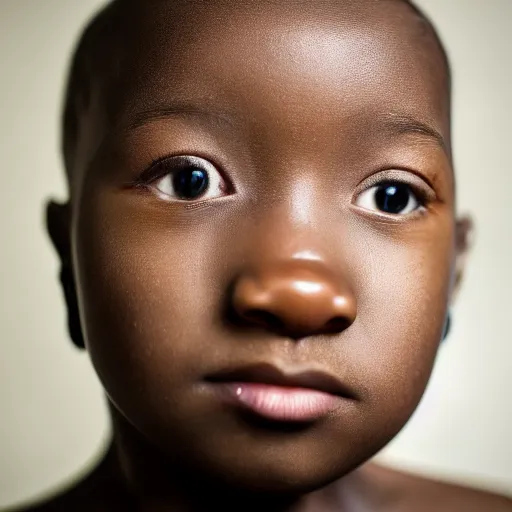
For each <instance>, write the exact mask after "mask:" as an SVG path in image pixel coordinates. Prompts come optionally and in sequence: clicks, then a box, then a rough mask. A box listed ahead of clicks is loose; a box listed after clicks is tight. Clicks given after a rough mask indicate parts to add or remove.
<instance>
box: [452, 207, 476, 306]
mask: <svg viewBox="0 0 512 512" xmlns="http://www.w3.org/2000/svg"><path fill="white" fill-rule="evenodd" d="M473 238H474V225H473V221H472V219H471V217H469V216H464V217H461V218H459V219H457V221H456V225H455V251H456V257H455V270H454V272H455V276H454V281H453V288H452V293H451V297H450V303H451V304H453V302H454V301H455V299H456V297H457V294H458V292H459V290H460V286H461V283H462V278H463V275H464V270H465V268H466V260H467V256H468V254H469V251H470V249H471V245H472V242H473Z"/></svg>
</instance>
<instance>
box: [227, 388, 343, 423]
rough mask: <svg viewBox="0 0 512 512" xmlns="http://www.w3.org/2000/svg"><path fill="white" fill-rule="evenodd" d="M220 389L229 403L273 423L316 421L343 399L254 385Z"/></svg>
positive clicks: (294, 389)
mask: <svg viewBox="0 0 512 512" xmlns="http://www.w3.org/2000/svg"><path fill="white" fill-rule="evenodd" d="M220 388H221V390H222V393H223V395H224V396H225V397H226V398H228V399H229V401H230V402H232V403H235V404H237V405H239V406H242V407H243V408H244V409H247V410H249V411H251V412H253V413H255V414H257V415H259V416H261V417H264V418H266V419H269V420H274V421H297V422H298V421H313V420H316V419H319V418H321V417H323V416H325V415H327V414H328V413H329V412H331V411H332V410H334V409H335V408H336V407H337V406H338V405H339V404H340V400H341V399H340V398H339V397H337V396H335V395H331V394H329V393H324V392H322V391H316V390H313V389H307V388H292V387H283V386H272V385H268V384H260V383H252V382H233V383H231V382H230V383H226V384H222V385H220Z"/></svg>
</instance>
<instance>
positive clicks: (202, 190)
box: [147, 156, 228, 201]
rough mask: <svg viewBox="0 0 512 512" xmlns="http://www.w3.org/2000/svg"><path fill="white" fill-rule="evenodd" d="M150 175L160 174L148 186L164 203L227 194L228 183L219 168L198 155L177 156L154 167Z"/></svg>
mask: <svg viewBox="0 0 512 512" xmlns="http://www.w3.org/2000/svg"><path fill="white" fill-rule="evenodd" d="M149 173H150V174H153V175H155V174H156V175H157V177H156V178H153V179H151V180H150V181H149V183H147V186H148V188H150V189H153V190H154V191H155V192H156V193H157V195H158V196H159V197H160V198H161V199H163V200H164V201H170V200H173V199H174V200H180V201H195V200H198V199H201V200H205V199H212V198H215V197H220V196H223V195H225V194H226V193H227V189H228V186H227V183H226V181H225V180H224V178H223V177H222V176H221V174H220V173H219V171H218V170H217V168H216V167H215V166H214V165H213V164H212V163H211V162H209V161H208V160H205V159H204V158H201V157H197V156H176V157H170V158H166V159H165V160H162V161H160V162H158V163H156V164H154V165H153V166H152V167H151V169H150V171H149Z"/></svg>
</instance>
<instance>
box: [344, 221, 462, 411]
mask: <svg viewBox="0 0 512 512" xmlns="http://www.w3.org/2000/svg"><path fill="white" fill-rule="evenodd" d="M424 226H425V230H424V231H422V232H421V233H420V232H418V233H416V234H415V235H413V234H412V233H411V232H406V231H405V230H404V231H403V232H401V233H400V234H399V233H398V232H396V233H386V234H384V233H380V234H379V235H377V236H375V234H371V235H368V236H367V237H365V238H364V239H365V240H366V241H365V242H363V241H362V240H363V239H362V238H361V239H360V240H361V242H360V243H359V244H358V245H357V247H356V249H357V252H358V254H359V258H358V260H356V261H358V268H357V270H356V273H357V274H358V275H359V276H361V278H360V279H359V283H360V285H359V287H358V291H357V294H358V320H357V321H356V323H355V324H354V326H353V328H354V335H353V337H350V338H349V339H348V343H349V345H350V346H349V348H348V349H347V350H348V351H349V352H350V353H352V354H354V359H353V361H355V364H356V365H357V372H358V373H359V377H360V378H361V379H362V381H361V384H362V386H366V387H367V390H368V397H367V398H368V403H369V404H371V405H372V406H374V407H376V408H377V409H379V408H380V409H382V408H383V407H394V408H397V409H400V408H402V409H403V411H404V413H405V415H407V414H410V413H412V410H413V409H414V408H415V407H416V405H417V403H418V401H419V400H420V398H421V395H422V394H423V392H424V389H425V386H426V384H427V382H428V379H429V377H430V373H431V371H432V367H433V364H434V361H435V357H436V354H437V350H438V346H439V341H440V339H441V336H442V332H443V328H444V321H445V314H446V308H447V304H448V297H449V288H450V272H451V265H452V258H453V254H452V242H451V241H452V235H453V233H452V227H451V223H450V222H449V219H446V221H445V220H443V219H435V222H434V220H430V221H425V223H424ZM402 229H403V228H402ZM404 233H405V235H407V236H405V235H404ZM370 241H371V242H370ZM361 255H362V257H361ZM363 340H364V341H363Z"/></svg>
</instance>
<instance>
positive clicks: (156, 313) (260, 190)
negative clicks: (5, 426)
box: [31, 0, 512, 512]
mask: <svg viewBox="0 0 512 512" xmlns="http://www.w3.org/2000/svg"><path fill="white" fill-rule="evenodd" d="M63 148H64V158H65V165H66V170H67V175H68V179H69V190H70V199H69V202H68V203H67V204H65V205H57V204H55V203H52V204H50V205H49V207H48V228H49V232H50V236H51V238H52V240H53V243H54V245H55V247H56V249H57V251H58V253H59V256H60V259H61V261H62V274H61V279H62V283H63V287H64V291H65V296H66V300H67V306H68V312H69V319H70V320H69V322H70V331H71V335H72V338H73V340H74V342H75V343H76V344H77V345H79V346H84V347H85V348H86V349H87V352H88V354H89V355H90V357H91V360H92V363H93V365H94V368H95V370H96V371H97V373H98V376H99V378H100V380H101V382H102V385H103V387H104V389H105V393H106V395H107V397H108V403H109V406H110V409H111V412H112V421H113V425H114V439H113V443H112V447H111V449H110V451H109V452H108V454H107V456H106V458H105V459H104V461H103V462H102V463H101V464H100V465H99V467H98V468H97V470H95V471H94V472H93V473H92V474H91V475H90V476H89V477H88V478H86V479H85V481H83V482H82V483H80V484H78V485H77V486H76V487H75V488H73V489H72V490H70V491H68V492H67V493H65V494H64V495H62V496H59V497H56V498H55V499H54V500H52V501H50V502H48V503H46V504H43V505H40V506H39V507H36V508H33V509H31V510H38V511H46V512H48V511H55V510H66V511H68V510H69V511H85V510H87V511H103V510H104V511H107V510H109V511H110V510H137V511H141V512H156V511H206V510H217V509H221V510H226V511H228V510H229V511H231V510H233V511H235V510H236V511H242V510H244V511H245V510H265V511H288V512H291V511H293V512H302V511H313V512H316V511H319V512H324V511H325V512H327V511H346V512H356V511H369V512H374V511H391V512H394V511H396V512H400V511H434V510H435V511H437V512H439V511H449V512H454V511H463V512H471V511H483V512H493V511H496V512H498V511H512V501H510V500H507V499H506V498H502V497H498V496H494V495H491V494H488V493H484V492H479V491H473V490H469V489H465V488H462V487H458V486H454V485H448V484H444V483H439V482H433V481H429V480H424V479H422V478H419V477H413V476H407V475H405V474H401V473H399V472H395V471H391V470H388V469H384V468H380V467H378V466H374V465H373V464H371V463H367V461H368V460H369V459H370V458H371V457H372V456H373V455H375V454H376V453H377V452H378V451H379V450H380V449H381V448H382V447H383V446H385V445H386V444H387V443H388V442H389V441H390V440H391V439H392V438H393V437H394V436H395V435H396V434H397V433H398V432H399V431H400V430H401V428H402V427H403V426H404V425H405V423H406V422H407V420H408V419H409V417H410V416H411V415H412V413H413V411H414V410H415V408H416V406H417V404H418V402H419V401H420V398H421V396H422V393H423V391H424V389H425V387H426V384H427V381H428V379H429V376H430V373H431V370H432V366H433V363H434V360H435V357H436V354H437V351H438V346H439V342H440V340H441V339H442V337H443V334H445V333H446V330H447V325H448V318H449V311H448V310H449V304H450V302H451V299H452V297H453V295H454V293H455V290H456V288H457V287H458V284H459V282H460V276H461V270H462V268H461V262H462V261H463V259H464V256H465V253H466V249H467V239H468V236H469V231H470V222H469V220H468V219H459V220H456V218H455V199H454V197H455V184H454V175H453V166H452V154H451V139H450V73H449V67H448V62H447V59H446V56H445V53H444V50H443V48H442V46H441V43H440V42H439V40H438V38H437V36H436V34H435V31H434V29H433V28H432V26H431V25H430V24H429V23H428V21H427V20H426V19H425V18H424V17H423V16H422V15H421V13H419V12H418V11H417V10H416V9H415V8H414V7H413V6H412V5H411V4H410V3H408V2H407V1H405V0H336V1H315V2H311V1H309V0H294V1H286V2H284V1H271V0H261V1H249V0H212V1H209V2H203V1H201V2H200V1H190V0H188V1H186V0H117V1H115V2H113V3H111V4H110V5H109V6H108V7H107V8H106V9H105V10H104V11H103V12H102V13H101V15H99V17H97V18H96V19H95V20H94V21H93V23H92V24H91V25H90V26H89V28H88V30H87V31H86V33H85V35H84V37H83V39H82V41H81V44H80V46H79V49H78V51H77V54H76V56H75V61H74V64H73V69H72V73H71V79H70V82H69V90H68V96H67V102H66V109H65V119H64V146H63Z"/></svg>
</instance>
